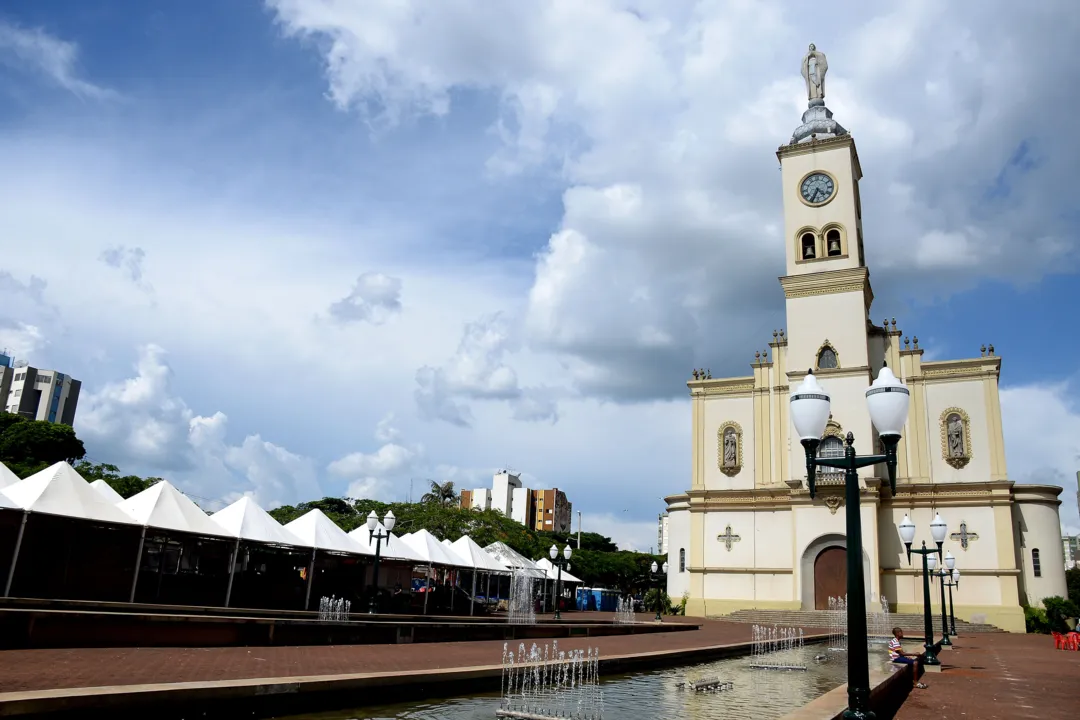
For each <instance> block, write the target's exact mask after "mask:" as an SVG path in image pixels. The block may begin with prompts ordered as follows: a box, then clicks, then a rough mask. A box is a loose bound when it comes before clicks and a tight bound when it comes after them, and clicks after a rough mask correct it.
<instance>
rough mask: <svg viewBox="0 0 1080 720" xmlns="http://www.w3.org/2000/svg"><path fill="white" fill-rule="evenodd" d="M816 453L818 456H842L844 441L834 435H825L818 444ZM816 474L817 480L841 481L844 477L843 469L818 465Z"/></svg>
mask: <svg viewBox="0 0 1080 720" xmlns="http://www.w3.org/2000/svg"><path fill="white" fill-rule="evenodd" d="M817 455H818V457H819V458H842V457H844V441H843V440H841V439H840V438H838V437H836V436H835V435H829V436H827V437H826V438H824V439H823V440H822V441H821V444H820V445H818V453H817ZM817 476H818V480H819V481H822V480H825V481H828V480H833V481H836V482H841V481H843V479H844V471H843V470H841V469H839V468H831V467H819V468H818V471H817Z"/></svg>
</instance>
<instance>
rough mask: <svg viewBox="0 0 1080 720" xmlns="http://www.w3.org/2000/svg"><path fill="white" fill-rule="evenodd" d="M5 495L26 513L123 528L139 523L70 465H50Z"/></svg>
mask: <svg viewBox="0 0 1080 720" xmlns="http://www.w3.org/2000/svg"><path fill="white" fill-rule="evenodd" d="M3 492H4V494H5V495H7V496H8V498H9V499H11V500H13V501H14V502H15V504H16V505H18V506H19V507H21V508H23V509H24V510H31V511H33V512H40V513H47V514H49V515H64V516H67V517H75V518H82V519H84V520H95V521H98V522H107V523H118V524H121V525H134V524H135V522H134V521H133V520H132V519H131V518H130V517H128V515H127V513H125V512H123V511H122V510H120V509H119V508H118V507H116V506H115V505H113V504H112V503H110V502H109V501H108V500H106V499H105V498H104V497H102V495H101V493H99V492H98V491H97V490H94V489H93V488H92V487H90V483H88V482H86V480H84V479H83V477H82V475H80V474H79V473H77V472H75V468H73V467H71V466H70V465H68V464H67V463H66V462H58V463H56V464H55V465H50V466H49V467H47V468H45V469H44V470H42V471H41V472H36V473H34V474H33V475H31V476H30V477H28V478H26V479H25V480H20V481H19V482H17V483H15V484H14V485H10V486H8V487H6V488H4V490H3Z"/></svg>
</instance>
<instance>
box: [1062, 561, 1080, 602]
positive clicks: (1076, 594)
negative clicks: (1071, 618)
mask: <svg viewBox="0 0 1080 720" xmlns="http://www.w3.org/2000/svg"><path fill="white" fill-rule="evenodd" d="M1065 586H1066V587H1067V588H1068V589H1069V590H1068V596H1069V599H1070V600H1072V601H1073V602H1074V603H1076V604H1077V605H1080V568H1069V569H1068V570H1066V571H1065Z"/></svg>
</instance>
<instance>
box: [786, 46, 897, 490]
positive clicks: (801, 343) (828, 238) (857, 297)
mask: <svg viewBox="0 0 1080 720" xmlns="http://www.w3.org/2000/svg"><path fill="white" fill-rule="evenodd" d="M827 69H828V64H827V63H826V60H825V55H824V53H821V52H820V51H818V50H817V49H816V48H815V47H814V46H813V45H811V46H810V52H809V53H807V56H806V57H805V58H804V59H803V77H804V78H805V79H806V85H807V95H808V96H809V103H808V107H807V110H806V112H804V113H803V116H802V124H801V125H800V126H799V127H798V128H796V129H795V132H794V134H793V135H792V138H791V140H790V142H788V143H787V144H786V145H783V146H781V147H780V149H779V150H778V151H777V153H776V154H777V157H778V158H779V160H780V167H781V170H782V173H781V178H782V184H783V194H784V195H783V197H784V243H785V248H786V251H785V256H786V259H787V268H786V269H787V274H786V275H785V276H784V277H782V278H780V284H781V285H782V286H783V288H784V296H785V299H786V305H787V328H788V330H787V332H788V334H787V339H788V345H787V348H786V357H785V361H786V362H785V367H786V369H787V370H788V372H787V376H788V383H789V385H790V386H794V385H795V384H797V383H798V382H800V381H801V380H802V378H803V376H805V374H806V371H807V369H813V371H814V373H815V374H817V375H818V377H819V380H820V381H821V382H822V383H824V384H825V385H826V387H828V389H829V390H830V391H831V392H832V393H833V394H834V399H835V398H836V397H837V395H841V396H846V395H848V394H850V395H851V396H852V399H853V402H843V403H835V406H837V407H844V408H850V410H848V409H845V411H844V412H845V413H851V414H852V416H851V417H844V418H840V417H836V418H834V420H835V421H836V422H837V423H838V424H839V425H840V426H842V428H843V431H844V432H847V431H849V430H850V431H852V432H854V433H855V437H856V438H857V439H858V440H859V441H860V442H861V447H863V448H869V447H872V445H871V441H872V430H871V427H872V426H871V424H870V418H869V416H868V415H867V412H866V409H865V405H866V403H865V402H854V400H857V399H859V398H858V397H856V396H857V395H859V394H860V393H862V392H864V391H865V389H866V386H867V385H868V384H869V381H872V379H873V376H876V374H877V371H878V370H879V369H880V364H881V360H882V358H872V357H871V354H872V351H871V348H870V346H869V345H870V343H869V342H868V339H869V337H868V336H869V333H870V332H872V331H871V330H870V328H871V323H870V320H869V312H870V303H871V301H872V300H873V292H872V291H871V289H870V274H869V271H868V270H867V268H866V262H865V258H864V255H863V237H862V207H861V204H860V198H859V180H861V179H862V169H861V167H860V166H859V155H858V153H857V152H856V149H855V140H854V139H853V138H852V137H851V135H850V134H849V133H848V131H847V130H845V129H844V128H843V127H842V126H841V125H840V124H839V123H838V122H837V121H836V120H834V119H833V114H832V112H831V111H830V110H829V109H828V107H826V106H825V92H824V85H825V83H824V80H825V71H826V70H827ZM873 354H877V353H873ZM794 445H795V447H794V448H792V450H791V452H792V465H791V466H792V467H798V466H799V465H800V464H801V462H802V460H801V454H802V452H803V450H802V447H801V446H800V445H798V443H795V444H794ZM867 472H868V473H872V472H873V471H872V470H870V471H867Z"/></svg>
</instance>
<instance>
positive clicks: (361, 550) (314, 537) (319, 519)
mask: <svg viewBox="0 0 1080 720" xmlns="http://www.w3.org/2000/svg"><path fill="white" fill-rule="evenodd" d="M285 529H286V530H288V531H289V532H291V533H292V534H293V535H296V536H297V537H298V538H300V539H301V540H303V541H304V544H306V545H309V546H311V547H315V548H318V549H320V550H328V551H330V552H343V553H350V554H352V555H374V554H375V552H374V551H373V550H370V549H369V548H368V547H367V546H366V545H364V544H363V543H361V542H360V541H359V540H356V539H355V538H352V537H350V536H349V535H347V534H346V533H345V531H344V530H342V529H341V528H339V527H338V526H337V525H336V524H335V523H334V521H333V520H331V519H330V518H328V517H326V514H325V513H323V511H322V510H319V509H318V508H315V509H313V510H311V511H310V512H308V513H307V514H306V515H303V516H301V517H298V518H296V519H295V520H293V521H292V522H291V523H288V524H286V525H285Z"/></svg>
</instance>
